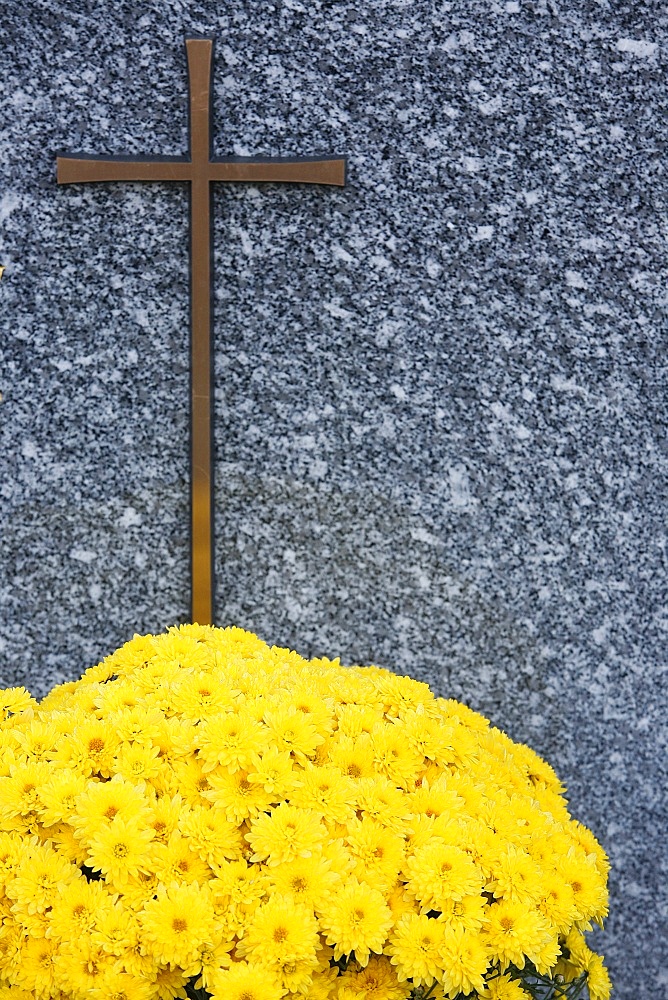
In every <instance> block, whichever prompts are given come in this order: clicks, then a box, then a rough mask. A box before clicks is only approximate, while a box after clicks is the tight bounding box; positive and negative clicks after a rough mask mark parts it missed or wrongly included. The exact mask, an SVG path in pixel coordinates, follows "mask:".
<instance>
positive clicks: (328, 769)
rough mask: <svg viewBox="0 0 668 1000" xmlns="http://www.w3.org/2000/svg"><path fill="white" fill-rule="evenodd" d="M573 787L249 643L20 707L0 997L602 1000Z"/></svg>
mask: <svg viewBox="0 0 668 1000" xmlns="http://www.w3.org/2000/svg"><path fill="white" fill-rule="evenodd" d="M561 792H562V788H561V786H560V784H559V781H558V779H557V778H556V776H555V774H554V772H553V770H552V769H551V768H550V767H549V766H548V765H547V764H546V763H545V762H544V761H543V760H541V759H540V757H538V756H537V755H536V754H535V753H534V752H533V751H532V750H530V749H529V748H528V747H526V746H521V745H518V744H516V743H513V742H512V740H510V739H509V737H508V736H506V735H505V734H504V733H502V732H500V731H499V730H498V729H495V728H493V727H491V726H490V725H489V723H488V722H487V720H486V719H484V718H482V716H480V715H477V714H476V713H475V712H473V711H471V710H470V709H468V708H466V707H465V706H464V705H461V704H459V703H457V702H455V701H448V700H445V699H443V698H435V697H434V695H433V694H432V692H431V691H430V689H429V688H428V686H427V685H426V684H422V683H420V682H418V681H415V680H411V679H410V678H408V677H398V676H396V675H394V674H392V673H390V672H389V671H387V670H382V669H380V668H378V667H342V666H341V665H340V664H339V662H338V661H337V660H334V661H331V660H326V659H321V660H311V661H307V660H304V659H302V658H301V657H300V656H298V655H297V654H296V653H294V652H290V651H289V650H286V649H278V648H275V647H274V648H269V647H268V646H267V645H266V644H265V643H263V642H261V641H260V640H259V639H257V638H256V637H255V636H254V635H251V634H249V633H248V632H244V631H242V630H241V629H236V628H228V629H217V628H212V627H208V626H206V627H205V626H198V625H189V626H182V627H180V628H173V629H170V630H169V631H168V632H167V633H166V634H164V635H159V636H151V635H149V636H135V638H134V639H133V640H132V641H131V642H129V643H127V644H126V645H125V646H123V647H122V648H121V649H120V650H118V651H117V652H116V653H114V654H113V655H112V656H109V657H108V658H107V659H105V660H104V661H103V662H102V663H100V664H98V665H97V666H95V667H92V668H91V669H90V670H88V671H87V672H86V673H85V674H84V676H83V677H82V679H81V680H79V681H77V682H72V683H68V684H63V685H61V686H60V687H57V688H55V689H54V690H53V691H52V692H51V693H50V694H49V695H47V697H46V698H44V699H43V701H42V702H40V703H39V704H38V703H37V702H35V701H34V700H33V699H32V698H31V697H30V696H29V694H28V693H27V692H26V691H24V690H23V689H22V688H20V689H16V688H14V689H10V690H6V691H0V916H1V924H0V1000H10V998H11V1000H27V998H28V997H30V998H35V1000H49V998H54V1000H65V998H70V997H71V998H74V1000H83V998H95V1000H97V998H99V1000H172V998H174V997H187V996H188V997H193V998H205V997H208V996H212V997H213V998H214V1000H279V998H281V997H294V998H299V1000H353V998H366V1000H406V998H409V997H413V998H426V997H430V998H432V997H433V998H437V1000H442V998H444V997H448V998H451V1000H452V998H456V997H463V996H469V997H473V998H475V997H481V998H482V997H484V998H485V1000H522V998H526V997H534V998H556V997H568V998H571V1000H572V998H576V997H584V996H585V995H586V991H588V992H589V994H590V996H591V1000H606V998H607V997H608V995H609V992H610V983H609V979H608V976H607V972H606V970H605V967H604V966H603V964H602V961H601V959H600V957H599V956H597V955H595V954H594V953H593V952H592V951H590V949H589V948H588V946H587V944H586V943H585V938H584V932H585V931H587V930H589V929H591V924H592V921H597V922H599V923H600V922H601V921H602V918H603V917H604V915H605V914H606V913H607V890H606V876H607V871H608V863H607V859H606V856H605V854H604V852H603V850H602V849H601V847H600V846H599V844H598V843H597V842H596V840H595V838H594V837H593V835H592V834H591V833H590V832H589V830H587V829H586V828H585V827H583V826H582V825H581V824H580V823H578V822H577V821H576V820H573V819H571V817H570V815H569V812H568V809H567V807H566V802H565V800H564V798H563V797H562V794H561Z"/></svg>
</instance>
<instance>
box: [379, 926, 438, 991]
mask: <svg viewBox="0 0 668 1000" xmlns="http://www.w3.org/2000/svg"><path fill="white" fill-rule="evenodd" d="M444 933H445V927H444V925H443V924H442V923H439V922H438V921H436V920H434V919H432V918H431V917H428V916H427V915H426V914H417V913H407V914H405V915H404V916H403V917H400V918H399V920H398V921H397V923H396V924H395V926H394V928H393V929H392V933H391V934H390V938H389V943H388V944H387V945H386V948H385V951H386V953H387V954H388V955H389V956H390V962H391V963H392V965H394V966H396V969H397V977H398V979H399V982H404V981H405V980H406V979H410V980H412V982H413V983H414V985H415V986H421V985H423V984H424V985H425V986H431V985H432V984H433V983H434V981H435V980H438V981H439V982H440V981H441V980H442V978H443V958H442V955H441V949H442V948H443V941H444Z"/></svg>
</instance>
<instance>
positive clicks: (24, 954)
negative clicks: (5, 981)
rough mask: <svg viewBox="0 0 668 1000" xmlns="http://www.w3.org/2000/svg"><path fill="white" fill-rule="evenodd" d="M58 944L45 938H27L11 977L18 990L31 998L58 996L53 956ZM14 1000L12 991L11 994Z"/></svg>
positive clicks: (55, 953) (56, 951)
mask: <svg viewBox="0 0 668 1000" xmlns="http://www.w3.org/2000/svg"><path fill="white" fill-rule="evenodd" d="M57 953H58V942H56V941H53V940H50V939H49V938H45V937H39V938H34V937H28V938H27V939H26V940H25V941H24V942H23V945H22V947H21V957H20V961H19V962H18V963H17V967H16V972H15V974H14V975H13V976H12V979H13V980H14V983H15V984H16V986H18V987H19V989H24V990H28V991H29V995H30V996H31V997H49V996H56V995H57V994H58V985H57V982H56V966H55V964H54V959H55V956H56V955H57ZM11 997H12V1000H14V991H13V990H12V994H11Z"/></svg>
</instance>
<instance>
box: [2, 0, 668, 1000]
mask: <svg viewBox="0 0 668 1000" xmlns="http://www.w3.org/2000/svg"><path fill="white" fill-rule="evenodd" d="M667 21H668V17H667V15H666V11H665V9H664V8H663V7H662V6H660V5H659V6H657V5H649V4H648V5H643V4H631V3H625V2H621V3H618V4H614V5H613V4H608V3H602V2H601V3H599V2H596V3H594V2H590V3H585V4H582V3H579V4H575V3H568V2H565V3H562V4H559V5H557V4H556V3H554V2H553V0H531V2H529V0H513V2H496V0H485V2H483V0H469V2H466V3H463V4H455V3H436V4H433V3H426V2H424V0H414V2H412V3H408V2H405V0H395V2H391V0H384V2H373V0H369V2H366V3H364V4H362V3H351V2H346V0H342V2H339V3H335V4H333V3H329V2H324V0H321V2H318V0H314V2H313V3H310V4H305V3H301V2H299V0H280V2H279V0H277V2H275V3H271V4H247V3H243V2H241V0H232V2H230V3H228V4H226V5H225V6H224V7H222V8H221V6H220V5H219V4H215V3H213V2H212V0H202V2H199V3H195V4H188V5H184V4H182V3H179V2H177V0H166V2H163V3H155V2H148V3H145V4H142V5H141V6H140V7H137V6H136V5H134V4H130V3H127V2H121V3H114V4H111V3H107V2H101V3H99V2H98V3H92V2H77V3H64V2H56V0H52V2H46V3H41V2H40V3H38V2H34V0H28V2H26V3H24V4H21V5H14V6H12V7H10V8H8V9H7V10H6V11H4V12H3V17H2V21H1V22H0V79H1V80H2V83H3V95H4V97H3V118H2V125H1V126H0V177H1V179H0V266H4V267H5V272H4V275H3V277H2V279H1V281H0V323H1V331H2V338H1V344H0V346H1V350H2V366H1V381H2V384H1V385H0V389H1V391H2V402H1V403H0V437H1V450H0V456H1V458H0V462H1V465H2V476H1V478H0V495H1V496H2V524H1V527H2V538H1V541H0V545H1V563H2V574H1V575H0V602H1V603H0V606H1V612H0V648H1V653H2V658H1V660H0V683H2V684H3V685H10V684H25V685H26V686H28V687H29V688H30V689H31V690H32V691H33V692H34V693H35V694H38V695H40V694H44V693H46V691H47V690H49V688H50V687H51V686H52V685H53V684H54V683H58V682H60V681H62V680H65V679H70V678H74V677H77V676H78V675H79V674H80V673H81V671H82V670H83V669H85V667H86V666H88V665H89V664H91V663H93V662H96V661H97V660H98V659H100V658H101V657H102V656H104V655H105V654H107V653H109V652H110V651H112V650H113V649H114V648H116V647H117V646H118V645H120V644H121V643H123V642H124V641H126V640H127V639H128V638H130V637H131V636H132V634H133V633H134V632H135V631H138V632H146V631H159V630H162V629H164V628H165V627H166V626H168V625H170V624H173V623H175V622H179V621H184V620H185V619H186V618H187V616H188V604H189V565H188V559H189V555H188V545H189V539H188V530H189V495H188V493H189V490H188V475H189V471H188V463H189V460H188V434H189V429H188V382H189V374H188V364H189V360H188V232H187V191H186V190H185V187H184V188H183V189H180V188H179V187H178V186H176V185H160V184H155V185H153V184H152V185H149V186H142V185H139V184H137V185H128V184H122V185H120V184H119V185H101V186H95V187H91V186H84V185H81V186H79V187H76V186H75V187H71V188H70V187H68V188H58V187H57V185H56V175H55V157H56V153H57V152H60V151H63V150H82V151H84V152H88V153H91V154H93V153H94V154H102V153H109V154H114V153H130V154H132V153H136V154H144V153H146V152H155V154H156V155H175V156H176V155H183V154H184V153H185V151H186V148H187V105H186V102H185V100H184V88H185V82H186V67H185V58H184V50H183V37H184V35H185V34H186V33H205V34H209V33H215V34H216V36H217V60H216V72H215V74H214V82H213V86H214V98H215V102H214V104H215V113H214V122H213V135H214V141H215V149H214V152H215V154H216V155H217V156H228V155H239V156H248V155H265V156H299V155H302V154H309V155H313V154H318V153H320V152H322V153H327V152H329V151H332V150H335V151H337V152H341V153H346V154H347V155H348V160H349V177H348V186H347V187H346V188H345V189H342V190H334V191H326V192H323V191H322V190H318V189H309V188H307V187H298V188H291V189H289V190H288V189H286V188H284V187H281V186H278V185H277V186H275V187H271V188H269V187H264V186H257V187H254V186H243V187H242V186H239V187H236V186H225V188H224V189H222V188H221V189H220V190H218V191H217V192H216V195H215V199H214V238H215V270H216V276H217V284H216V288H215V303H214V315H215V330H214V346H215V385H216V390H215V426H216V483H215V503H216V518H217V539H216V550H215V564H216V574H217V605H216V607H217V612H216V620H217V622H218V624H223V625H225V624H229V623H232V622H234V623H236V624H238V625H241V626H243V627H246V628H249V629H252V630H253V631H255V632H257V633H258V634H259V635H260V636H261V637H262V638H263V639H265V640H267V641H269V642H272V643H277V644H280V645H286V646H291V647H293V648H296V649H297V650H299V651H300V652H301V653H303V654H305V655H311V654H313V655H319V654H326V655H330V656H335V655H340V656H341V658H342V660H343V661H344V662H360V663H369V662H376V663H380V664H381V665H383V666H388V667H391V668H393V669H396V670H398V671H400V672H407V673H410V674H411V675H413V676H415V677H418V678H419V679H421V680H425V681H428V682H429V683H430V684H431V685H432V687H433V689H434V690H435V691H436V692H437V693H439V694H443V695H447V696H453V697H457V698H460V699H462V700H463V701H465V702H466V703H467V704H469V705H471V707H473V708H475V709H476V710H479V711H482V712H483V713H485V714H486V715H487V716H488V717H489V718H490V719H491V720H492V722H493V723H494V724H496V725H499V726H501V727H502V728H504V729H506V731H507V732H508V733H509V734H510V735H511V736H512V738H513V739H515V740H521V741H525V742H527V743H530V744H531V745H532V746H533V747H534V748H535V749H536V750H537V751H538V752H539V753H541V754H542V755H544V756H545V757H547V758H548V759H549V760H550V762H551V763H552V764H553V765H554V766H555V767H556V769H557V771H558V773H559V774H560V777H561V778H562V779H563V780H564V781H565V783H566V784H567V786H568V789H569V794H570V801H571V806H572V811H573V813H574V815H576V816H577V817H578V818H579V819H581V820H582V821H583V822H585V823H586V824H587V825H589V826H590V827H591V828H592V829H593V830H594V832H595V833H596V835H597V836H598V838H599V839H600V840H601V842H602V843H603V844H604V846H605V847H606V849H607V850H608V851H609V853H610V855H611V860H612V864H613V870H612V874H611V883H610V884H611V904H610V905H611V914H610V918H609V920H608V922H607V924H606V927H605V930H604V931H603V932H597V933H596V934H595V935H594V937H593V944H594V946H595V947H596V948H597V950H599V951H602V952H603V953H604V954H605V955H606V960H607V962H608V963H609V966H610V971H611V975H612V978H613V981H614V983H615V985H616V987H617V991H618V996H619V997H620V998H626V997H628V998H631V997H633V998H634V1000H649V998H650V997H656V996H660V995H661V994H662V992H663V991H665V988H666V984H667V983H668V978H667V975H666V971H665V970H666V968H667V967H668V955H667V954H666V940H667V939H668V934H667V933H666V926H665V919H666V917H665V915H666V912H667V906H668V900H667V899H666V889H665V885H666V879H665V872H663V873H662V871H661V868H660V862H659V860H658V859H659V858H660V857H661V856H662V855H663V856H664V857H665V850H666V826H667V824H666V807H665V800H664V799H663V798H662V796H661V789H662V788H665V785H666V762H665V761H666V754H665V750H666V721H665V720H666V711H665V676H666V673H665V670H666V661H665V653H664V649H665V633H666V627H667V625H668V617H667V614H666V607H667V606H668V600H667V595H666V591H667V588H666V564H665V514H666V504H665V496H666V440H665V430H666V422H667V421H666V416H667V407H666V329H667V326H666V295H665V287H666V285H665V282H666V246H665V239H664V236H663V234H662V226H663V224H664V218H665V208H666V198H665V195H666V183H665V174H664V173H663V169H662V166H663V165H662V160H661V154H662V149H663V148H664V142H665V134H664V125H663V122H664V121H665V114H666V106H665V105H666V97H665V92H666V91H665V70H666V27H667ZM662 987H663V990H662Z"/></svg>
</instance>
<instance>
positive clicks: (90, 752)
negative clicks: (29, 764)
mask: <svg viewBox="0 0 668 1000" xmlns="http://www.w3.org/2000/svg"><path fill="white" fill-rule="evenodd" d="M119 743H120V740H119V739H118V736H117V735H116V733H115V731H114V730H113V729H111V728H110V726H109V725H108V724H107V723H106V722H104V721H103V720H102V719H96V718H84V719H83V721H82V722H81V723H80V724H79V725H77V726H75V727H74V730H73V731H72V733H71V734H66V735H65V736H63V737H62V738H61V739H60V741H59V743H58V745H57V747H56V749H55V751H54V752H53V754H52V755H51V757H52V760H53V763H54V764H55V765H56V766H58V767H66V768H72V769H73V770H76V771H79V772H80V773H81V774H83V775H85V776H86V777H88V776H89V775H91V774H100V775H101V776H102V777H103V778H108V777H110V775H111V770H112V764H113V760H114V755H115V753H116V750H117V749H118V746H119Z"/></svg>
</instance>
